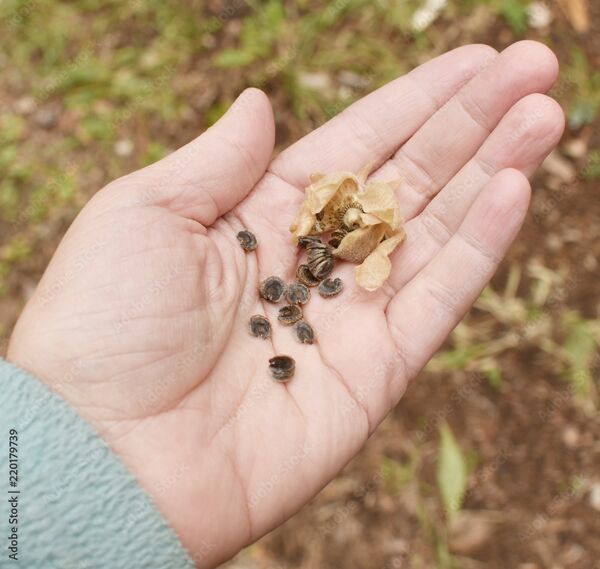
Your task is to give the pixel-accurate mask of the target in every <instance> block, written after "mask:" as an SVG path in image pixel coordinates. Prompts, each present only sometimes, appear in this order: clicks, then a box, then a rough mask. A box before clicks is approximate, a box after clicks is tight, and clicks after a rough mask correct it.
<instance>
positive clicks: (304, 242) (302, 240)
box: [298, 235, 321, 249]
mask: <svg viewBox="0 0 600 569" xmlns="http://www.w3.org/2000/svg"><path fill="white" fill-rule="evenodd" d="M313 243H321V238H320V237H316V236H315V235H304V236H303V237H298V245H300V247H303V248H304V249H306V248H307V247H308V246H309V245H312V244H313Z"/></svg>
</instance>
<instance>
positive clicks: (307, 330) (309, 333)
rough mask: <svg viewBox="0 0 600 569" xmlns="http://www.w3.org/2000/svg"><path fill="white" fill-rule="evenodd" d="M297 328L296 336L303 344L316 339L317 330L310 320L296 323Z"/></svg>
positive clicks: (310, 342)
mask: <svg viewBox="0 0 600 569" xmlns="http://www.w3.org/2000/svg"><path fill="white" fill-rule="evenodd" d="M295 328H296V336H297V337H298V340H300V341H301V342H302V343H303V344H312V343H313V342H314V341H315V332H314V330H313V329H312V326H311V325H310V324H309V323H308V322H305V321H304V320H300V322H298V323H297V324H296V326H295Z"/></svg>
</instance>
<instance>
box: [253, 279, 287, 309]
mask: <svg viewBox="0 0 600 569" xmlns="http://www.w3.org/2000/svg"><path fill="white" fill-rule="evenodd" d="M258 292H259V294H260V296H262V297H263V298H264V299H265V300H267V301H269V302H273V303H275V302H279V300H280V299H281V297H282V296H283V294H284V292H285V283H284V282H283V281H282V280H281V279H280V278H279V277H269V278H267V279H265V280H264V281H263V282H262V283H261V284H260V288H259V289H258Z"/></svg>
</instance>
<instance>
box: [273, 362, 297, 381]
mask: <svg viewBox="0 0 600 569" xmlns="http://www.w3.org/2000/svg"><path fill="white" fill-rule="evenodd" d="M269 369H270V370H271V375H272V376H273V379H276V380H277V381H281V382H285V381H288V380H289V379H291V378H292V376H293V375H294V371H295V369H296V362H295V361H294V358H291V357H290V356H275V357H273V358H271V359H270V360H269Z"/></svg>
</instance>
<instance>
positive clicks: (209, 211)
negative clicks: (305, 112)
mask: <svg viewBox="0 0 600 569" xmlns="http://www.w3.org/2000/svg"><path fill="white" fill-rule="evenodd" d="M274 142H275V125H274V122H273V111H272V109H271V104H270V103H269V100H268V98H267V96H266V95H265V93H263V92H262V91H261V90H260V89H255V88H250V89H246V90H245V91H244V92H243V93H242V94H241V95H240V96H239V97H238V98H237V99H236V100H235V102H234V103H233V105H232V106H231V107H230V108H229V110H228V111H227V112H226V113H225V115H223V117H221V119H220V120H219V121H218V122H217V123H215V124H214V125H213V126H212V127H210V128H209V129H208V130H207V131H206V132H204V133H203V134H202V135H200V136H199V137H198V138H196V139H195V140H193V141H191V142H189V143H188V144H186V145H185V146H182V147H181V148H180V149H179V150H177V151H175V152H173V153H172V154H170V155H169V156H167V157H165V158H163V159H162V160H160V161H159V162H156V163H155V164H152V165H151V166H149V167H148V168H146V169H145V170H143V172H144V177H145V175H150V177H151V178H152V182H151V183H150V185H149V186H148V185H147V184H146V185H145V189H144V190H143V199H144V201H146V202H150V203H154V204H156V205H162V206H165V207H168V208H170V209H172V210H174V211H177V212H178V213H180V214H181V215H183V216H185V217H189V218H191V219H194V220H196V221H199V222H200V223H202V224H203V225H210V224H212V223H213V222H214V221H215V220H216V219H217V218H218V217H219V216H221V215H224V214H225V213H227V212H228V211H229V210H230V209H231V208H233V207H234V206H235V205H237V204H238V203H239V202H240V201H241V200H242V199H244V197H245V196H246V195H247V194H248V192H249V191H250V190H251V189H252V188H253V187H254V185H255V184H256V182H258V180H260V178H261V177H262V176H263V174H264V173H265V171H266V169H267V167H268V165H269V162H270V160H271V155H272V153H273V145H274Z"/></svg>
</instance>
